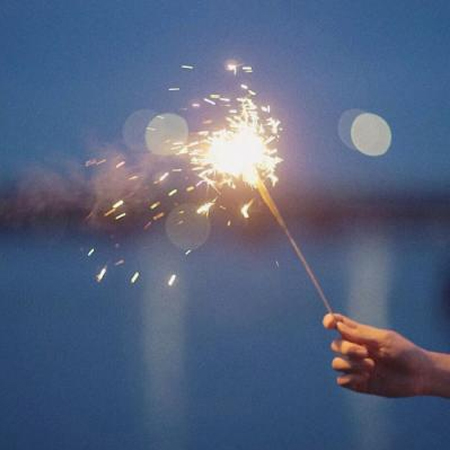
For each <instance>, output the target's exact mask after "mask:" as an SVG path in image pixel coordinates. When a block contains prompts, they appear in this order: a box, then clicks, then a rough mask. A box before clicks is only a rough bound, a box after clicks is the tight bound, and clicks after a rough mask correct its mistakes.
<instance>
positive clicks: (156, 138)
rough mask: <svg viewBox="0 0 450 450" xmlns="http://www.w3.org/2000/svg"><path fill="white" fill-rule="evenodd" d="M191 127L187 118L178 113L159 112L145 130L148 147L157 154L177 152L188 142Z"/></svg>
mask: <svg viewBox="0 0 450 450" xmlns="http://www.w3.org/2000/svg"><path fill="white" fill-rule="evenodd" d="M188 136H189V127H188V124H187V122H186V120H185V119H183V117H181V116H179V115H177V114H171V113H166V114H158V115H157V116H156V117H154V118H153V119H152V120H151V121H150V123H149V124H148V126H147V129H146V130H145V142H146V144H147V149H148V150H150V151H151V152H152V153H154V154H156V155H173V154H176V153H177V152H178V151H179V150H180V147H182V146H183V144H185V143H186V141H187V139H188Z"/></svg>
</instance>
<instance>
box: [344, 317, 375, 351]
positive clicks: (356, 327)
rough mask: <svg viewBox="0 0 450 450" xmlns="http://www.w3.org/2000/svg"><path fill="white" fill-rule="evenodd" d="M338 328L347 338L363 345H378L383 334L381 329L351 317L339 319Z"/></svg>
mask: <svg viewBox="0 0 450 450" xmlns="http://www.w3.org/2000/svg"><path fill="white" fill-rule="evenodd" d="M336 329H337V330H338V331H339V333H341V336H342V337H343V338H344V339H345V340H347V341H350V342H354V343H356V344H362V345H377V344H378V343H379V341H380V339H381V336H382V331H381V330H380V329H378V328H375V327H371V326H369V325H363V324H360V323H358V322H355V321H353V320H350V319H345V320H344V321H338V322H337V323H336Z"/></svg>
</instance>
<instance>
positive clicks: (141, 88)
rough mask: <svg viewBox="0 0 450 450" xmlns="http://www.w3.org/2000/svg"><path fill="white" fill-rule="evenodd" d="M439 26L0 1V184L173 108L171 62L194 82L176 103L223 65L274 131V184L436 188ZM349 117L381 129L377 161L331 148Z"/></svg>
mask: <svg viewBox="0 0 450 450" xmlns="http://www.w3.org/2000/svg"><path fill="white" fill-rule="evenodd" d="M449 21H450V4H449V3H448V2H446V1H440V0H434V1H432V2H423V1H395V2H392V1H378V2H369V1H359V2H356V1H347V0H343V1H339V2H332V1H317V0H315V1H301V0H297V1H253V0H249V1H248V0H247V1H214V0H212V1H108V2H106V1H91V2H79V1H78V2H76V1H73V2H56V1H39V2H38V1H28V2H27V1H23V2H13V1H6V2H3V3H2V11H1V12H0V36H1V40H2V42H3V46H2V50H1V64H0V126H1V128H0V129H1V133H0V151H1V155H2V167H1V169H0V175H1V176H2V178H5V177H8V178H11V177H12V178H14V177H15V176H16V174H17V173H18V170H19V169H20V168H22V169H23V168H25V167H28V166H32V165H34V164H41V165H44V166H45V165H58V164H60V163H63V162H64V161H66V160H75V161H80V162H83V161H84V160H85V159H86V158H87V157H88V156H89V154H88V149H89V147H90V144H89V142H91V140H92V139H93V138H94V139H95V140H98V141H101V142H114V141H117V140H118V139H120V135H121V129H122V124H123V122H124V121H125V119H126V118H127V117H128V115H129V114H130V113H132V112H133V111H135V110H137V109H140V108H152V109H154V110H155V111H167V110H171V109H176V108H177V106H181V105H177V100H175V99H174V98H173V97H171V96H170V95H168V93H167V86H168V85H170V84H171V83H173V82H177V81H178V78H177V77H179V72H178V68H179V65H180V64H182V63H192V64H194V65H196V67H199V68H201V70H198V72H197V73H196V75H195V78H194V79H193V81H191V82H190V85H189V92H192V93H195V91H197V93H201V92H202V90H206V92H210V91H211V90H218V89H220V80H221V78H220V76H219V75H218V74H219V73H220V71H221V70H222V66H223V62H224V61H225V60H226V59H228V58H233V57H235V58H238V59H240V60H242V61H244V62H247V63H248V64H251V65H252V66H254V68H255V71H256V72H255V74H254V76H253V85H254V86H255V87H256V89H257V90H258V91H259V92H262V93H263V96H264V97H265V98H267V99H268V100H270V102H271V103H272V105H273V107H274V108H275V110H276V112H277V114H278V115H279V116H280V117H281V118H282V120H283V123H284V128H285V133H284V136H283V139H282V143H281V145H280V151H281V153H282V155H283V157H284V159H285V160H286V161H287V163H286V164H284V167H283V169H282V176H283V183H285V185H286V186H288V187H292V188H294V189H295V188H296V187H298V186H300V185H302V186H307V187H309V188H315V187H318V188H322V189H334V188H335V187H340V188H345V189H346V190H350V191H352V190H359V189H380V188H383V189H385V188H389V189H390V188H391V187H394V188H398V189H408V188H412V189H426V190H433V189H438V190H443V189H446V188H450V183H449V176H448V173H449V171H450V156H449V154H448V152H449V142H450V137H449V133H448V130H449V122H450V120H449V117H450V116H449V114H448V111H449V109H450V82H449V81H448V80H449V79H450V77H449V73H450V70H449V69H450V58H449V54H450V27H449V26H448V23H450V22H449ZM350 108H360V109H364V110H367V111H370V112H374V113H377V114H380V115H381V116H382V117H384V118H385V119H386V120H387V121H388V122H389V124H390V126H391V128H392V132H393V145H392V147H391V149H390V151H389V152H388V154H387V155H386V156H384V157H382V158H376V159H374V158H368V157H365V156H363V155H361V154H359V153H357V152H356V151H352V150H350V149H348V148H346V147H345V146H344V145H343V144H342V142H341V141H340V140H339V137H338V134H337V124H338V120H339V117H340V115H341V114H342V113H343V112H344V111H345V110H347V109H350ZM91 150H92V149H91Z"/></svg>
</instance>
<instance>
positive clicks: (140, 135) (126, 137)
mask: <svg viewBox="0 0 450 450" xmlns="http://www.w3.org/2000/svg"><path fill="white" fill-rule="evenodd" d="M155 115H156V113H155V111H152V110H150V109H139V110H138V111H135V112H134V113H132V114H130V116H128V118H127V120H126V121H125V123H124V125H123V127H122V137H123V141H124V143H125V145H126V146H127V147H128V148H129V149H131V150H137V151H146V149H147V144H146V141H145V134H146V130H147V127H148V124H149V123H150V121H151V120H152V119H153V118H154V117H155Z"/></svg>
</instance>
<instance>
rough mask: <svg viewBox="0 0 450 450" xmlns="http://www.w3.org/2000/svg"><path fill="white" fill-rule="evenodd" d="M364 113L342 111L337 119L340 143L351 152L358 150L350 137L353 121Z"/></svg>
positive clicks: (350, 110) (357, 110)
mask: <svg viewBox="0 0 450 450" xmlns="http://www.w3.org/2000/svg"><path fill="white" fill-rule="evenodd" d="M364 112H365V111H363V110H362V109H349V110H347V111H344V112H343V113H342V115H341V117H340V118H339V123H338V134H339V137H340V138H341V141H342V142H343V143H344V144H345V145H346V146H347V147H348V148H351V149H352V150H358V149H357V148H356V147H355V146H354V145H353V142H352V136H351V130H352V125H353V122H354V121H355V119H356V118H357V117H358V116H359V115H360V114H363V113H364Z"/></svg>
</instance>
